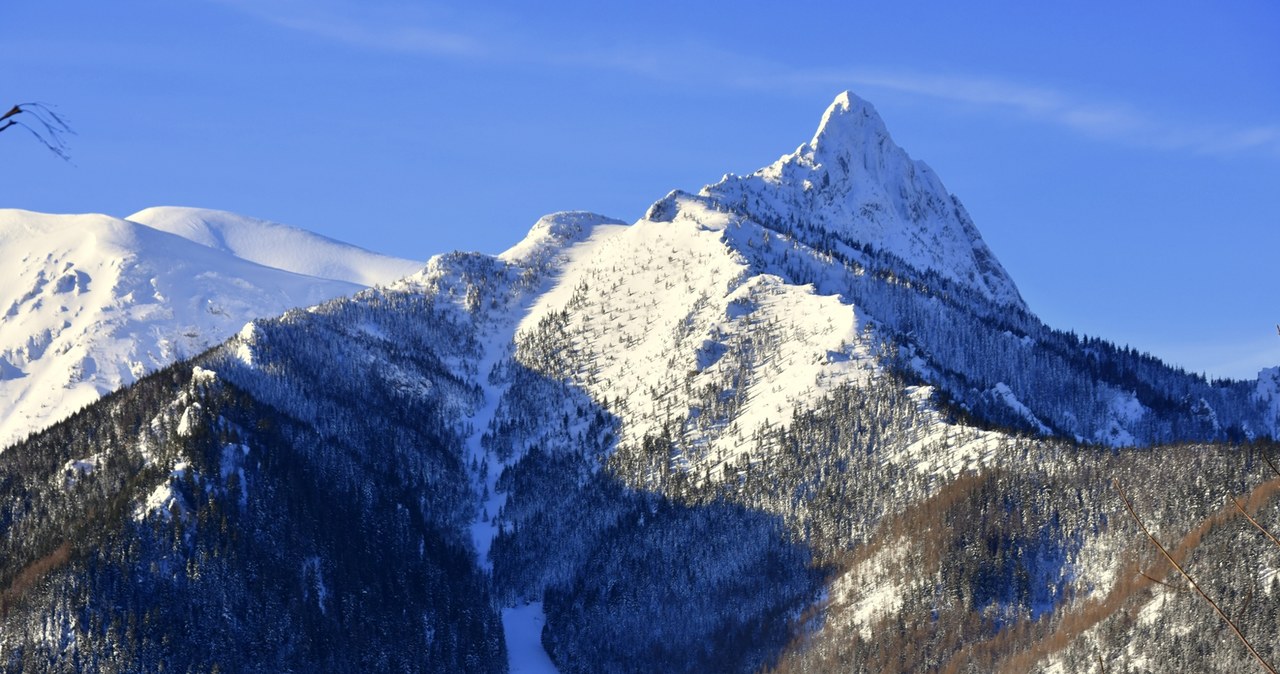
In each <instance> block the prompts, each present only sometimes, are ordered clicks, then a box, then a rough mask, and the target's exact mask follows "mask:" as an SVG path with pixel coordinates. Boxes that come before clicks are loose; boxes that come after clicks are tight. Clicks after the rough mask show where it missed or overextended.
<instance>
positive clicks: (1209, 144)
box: [212, 0, 1280, 157]
mask: <svg viewBox="0 0 1280 674" xmlns="http://www.w3.org/2000/svg"><path fill="white" fill-rule="evenodd" d="M212 1H214V2H217V3H219V4H222V5H224V6H227V7H231V8H234V9H237V10H239V11H241V12H244V13H247V14H250V15H252V16H255V17H257V18H259V19H261V20H264V21H268V22H270V23H273V24H275V25H278V26H281V27H284V28H288V29H291V30H296V31H300V32H303V33H306V34H309V35H312V36H315V37H318V38H322V39H329V40H333V41H336V42H341V43H344V44H348V45H352V46H357V47H361V48H366V49H375V50H386V51H395V52H401V53H411V54H423V55H430V56H443V57H452V58H463V59H483V60H488V61H491V62H494V63H523V64H527V63H535V64H543V65H547V66H552V67H561V68H589V69H603V70H611V71H615V72H620V73H626V74H629V75H632V76H636V77H644V78H647V79H654V80H659V81H664V82H674V81H696V82H698V83H700V84H702V85H704V86H718V87H723V88H732V89H750V90H760V91H767V92H774V93H796V92H801V91H813V90H814V89H816V88H819V87H821V88H822V89H823V90H827V91H832V92H834V91H835V90H840V89H850V88H852V89H855V90H858V91H864V92H865V91H866V90H868V89H872V90H874V89H880V90H886V91H891V92H896V93H901V94H908V95H910V96H913V97H917V98H921V99H932V100H933V101H942V102H947V103H952V104H956V105H965V106H978V107H983V108H987V109H991V110H996V111H1003V112H1005V113H1007V114H1015V115H1018V116H1021V117H1023V118H1026V119H1031V120H1036V121H1039V122H1042V123H1046V124H1051V125H1053V126H1057V127H1060V128H1063V129H1066V130H1068V131H1070V132H1073V133H1077V134H1081V135H1084V136H1087V137H1090V138H1094V139H1098V140H1103V141H1108V142H1114V143H1121V144H1126V145H1130V146H1136V147H1148V148H1156V149H1161V150H1167V151H1183V152H1193V153H1197V154H1205V155H1234V154H1242V153H1261V154H1267V155H1271V156H1275V157H1280V125H1258V126H1250V127H1243V128H1240V127H1232V126H1228V125H1207V124H1197V123H1190V122H1185V121H1171V120H1167V119H1164V118H1161V117H1160V116H1158V115H1153V114H1150V113H1144V112H1142V111H1139V110H1137V109H1136V108H1134V107H1133V106H1131V105H1126V104H1123V103H1117V102H1108V101H1095V100H1087V99H1083V98H1080V97H1077V96H1073V95H1071V94H1069V93H1067V92H1063V91H1058V90H1055V89H1052V88H1047V87H1039V86H1029V85H1025V84H1019V83H1014V82H1007V81H1002V80H999V79H994V78H984V77H966V76H947V75H935V74H928V73H920V72H912V71H907V70H892V69H880V70H875V69H867V68H846V69H838V68H837V69H833V68H811V67H796V66H791V65H788V64H784V63H779V62H776V61H770V60H767V59H762V58H759V57H755V56H751V55H747V54H739V53H734V52H727V51H724V50H719V49H716V48H714V47H710V46H708V45H707V44H706V43H700V42H693V41H684V42H674V43H661V44H660V43H648V44H645V45H644V46H643V47H640V46H636V45H626V44H616V43H615V44H614V45H611V46H596V47H585V48H584V47H577V48H574V47H573V45H569V44H566V41H563V40H548V39H537V36H534V35H525V34H520V32H519V29H518V28H517V29H515V30H512V29H511V27H512V26H518V25H519V23H518V22H508V23H507V24H506V25H507V27H508V30H507V31H505V33H502V34H497V33H490V34H481V33H480V32H478V31H476V30H468V29H465V28H457V27H456V26H455V27H441V26H442V25H445V24H448V23H451V22H450V21H447V20H443V19H442V18H441V16H440V15H439V13H432V11H431V5H430V4H424V3H417V4H413V5H408V4H404V3H399V2H390V3H374V2H369V3H359V4H353V3H350V2H346V1H344V0H212ZM450 18H452V19H453V21H452V23H454V24H457V23H458V21H457V20H456V19H457V17H456V16H453V17H450Z"/></svg>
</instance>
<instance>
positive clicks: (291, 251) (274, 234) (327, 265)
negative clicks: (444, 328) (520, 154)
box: [126, 206, 422, 286]
mask: <svg viewBox="0 0 1280 674" xmlns="http://www.w3.org/2000/svg"><path fill="white" fill-rule="evenodd" d="M126 219H127V220H130V221H133V222H137V223H141V224H144V225H146V226H148V227H151V228H152V229H158V230H160V231H163V232H169V233H170V234H177V235H178V236H181V237H182V238H184V239H189V240H191V241H194V242H196V243H198V244H200V245H202V246H208V247H210V248H213V249H215V250H220V251H222V252H224V253H229V254H231V255H234V256H236V257H238V258H242V259H245V260H249V261H250V262H257V263H258V264H261V265H264V266H267V267H274V268H276V269H283V270H285V271H291V272H294V273H296V274H305V275H307V276H315V277H318V278H323V279H332V280H335V281H347V282H348V283H356V284H359V285H362V286H373V285H378V284H382V283H390V282H391V281H394V280H396V279H398V278H401V277H402V276H407V275H409V274H412V273H413V272H415V271H417V270H418V269H420V268H421V267H422V262H420V261H417V260H405V259H402V258H397V257H391V256H389V255H381V254H379V253H374V252H371V251H367V250H365V249H363V248H358V247H356V246H353V245H351V244H348V243H342V242H341V241H334V240H333V239H330V238H327V237H323V236H320V235H319V234H315V233H313V232H308V231H306V230H304V229H298V228H297V227H290V226H288V225H282V224H280V223H277V222H270V221H267V220H259V219H257V218H249V217H245V216H243V215H237V214H235V213H228V212H226V211H215V210H210V209H206V208H181V207H175V206H157V207H153V208H148V209H145V210H141V211H138V212H137V213H134V214H133V215H130V216H129V217H128V218H126Z"/></svg>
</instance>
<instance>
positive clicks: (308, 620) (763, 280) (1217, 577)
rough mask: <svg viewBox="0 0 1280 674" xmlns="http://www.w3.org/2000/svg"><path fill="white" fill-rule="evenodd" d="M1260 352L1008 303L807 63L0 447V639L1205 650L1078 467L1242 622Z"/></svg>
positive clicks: (1112, 659)
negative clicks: (451, 237)
mask: <svg viewBox="0 0 1280 674" xmlns="http://www.w3.org/2000/svg"><path fill="white" fill-rule="evenodd" d="M175 227H178V225H175V224H172V223H170V224H169V225H167V228H168V229H169V230H170V231H173V230H174V228H175ZM192 231H195V230H192ZM198 235H199V232H198V231H196V233H195V234H190V236H191V237H192V238H193V240H194V239H195V237H197V236H198ZM233 244H234V241H229V242H228V243H227V245H228V246H233ZM205 245H213V244H211V243H206V244H205ZM1277 379H1280V377H1277V376H1276V375H1275V374H1274V373H1272V372H1267V373H1264V376H1263V377H1261V378H1260V379H1259V381H1257V382H1208V381H1205V380H1204V379H1203V378H1202V377H1199V376H1195V375H1190V374H1187V373H1185V372H1182V371H1180V370H1177V369H1173V368H1170V367H1168V366H1166V365H1164V364H1163V363H1161V362H1159V361H1158V360H1156V359H1154V358H1152V357H1150V356H1146V355H1143V354H1140V353H1137V352H1134V351H1132V350H1130V349H1121V348H1118V347H1116V346H1115V345H1113V344H1110V343H1107V342H1105V341H1103V340H1099V339H1093V338H1081V337H1078V336H1076V335H1074V334H1073V333H1069V332H1063V331H1059V330H1055V329H1052V328H1049V327H1047V326H1045V325H1044V324H1042V323H1041V322H1040V321H1039V320H1038V319H1037V318H1036V317H1035V316H1034V314H1032V313H1031V311H1030V309H1029V308H1028V307H1027V306H1026V305H1025V303H1024V302H1023V300H1022V298H1021V297H1020V295H1019V294H1018V291H1017V288H1016V286H1015V285H1014V283H1013V281H1012V280H1011V279H1010V278H1009V276H1008V274H1007V273H1006V272H1005V271H1004V269H1003V268H1002V267H1001V266H1000V264H999V262H998V261H997V260H996V258H995V256H994V255H993V254H992V252H991V251H990V249H988V248H987V246H986V245H985V244H984V243H983V242H982V240H981V237H980V236H979V234H978V231H977V228H976V226H975V225H974V223H973V222H972V221H971V220H970V218H969V217H968V215H967V214H966V213H965V211H964V208H963V207H962V206H961V205H960V203H959V201H958V200H957V199H956V198H955V197H953V196H952V195H950V194H949V193H948V192H947V191H946V190H945V188H944V187H943V185H942V183H941V181H940V180H939V179H938V177H937V176H936V175H935V174H934V173H933V172H932V171H931V170H930V169H929V168H928V167H927V166H925V165H924V164H922V163H920V162H916V161H913V160H911V159H910V158H909V157H908V156H907V155H906V153H905V152H903V151H902V150H901V149H900V148H898V147H897V146H896V145H895V144H894V143H893V141H892V139H891V138H890V137H889V134H888V132H887V131H886V130H885V127H884V125H883V123H882V122H881V120H880V118H879V116H878V115H877V114H876V112H875V111H874V109H872V107H871V106H870V105H869V104H867V103H866V102H864V101H861V100H860V99H858V98H856V97H855V96H852V95H851V94H842V95H841V96H840V97H838V98H837V99H836V101H835V102H834V103H833V104H832V105H831V107H830V108H829V109H828V110H827V112H826V114H825V115H824V116H823V119H822V123H821V125H820V128H819V130H818V132H817V133H816V134H815V135H814V137H813V139H812V140H811V141H809V142H808V143H806V144H804V145H802V146H800V148H799V149H797V150H796V151H795V152H794V153H792V154H789V155H786V156H784V157H782V158H781V159H779V160H778V161H777V162H775V163H774V164H772V165H770V166H769V167H766V168H764V169H761V170H760V171H757V172H755V173H753V174H751V175H748V176H726V177H725V178H724V179H723V180H722V181H720V182H719V183H717V184H715V185H711V186H708V187H705V188H703V189H702V190H701V191H700V192H699V193H697V194H691V193H685V192H679V191H677V192H672V193H671V194H669V195H667V196H666V197H665V198H663V199H661V200H659V201H658V202H656V203H655V204H654V205H653V206H652V207H651V208H650V209H649V211H648V212H647V214H646V215H645V217H644V218H643V219H641V220H639V221H638V222H635V223H633V224H630V225H628V224H625V223H622V222H620V221H616V220H611V219H609V218H605V217H602V216H598V215H594V214H590V213H581V212H573V213H559V214H555V215H551V216H547V217H545V218H543V219H542V220H540V221H538V223H537V224H535V225H534V227H533V229H532V230H531V231H530V232H529V234H528V236H527V237H526V238H525V239H524V240H523V241H521V242H520V243H518V244H517V245H516V246H514V247H512V248H511V249H510V250H508V251H507V252H505V253H503V254H502V255H499V256H496V257H491V256H485V255H479V254H463V253H452V254H447V255H441V256H437V257H436V258H433V259H432V260H431V261H430V262H429V263H428V264H427V265H426V267H425V268H423V269H421V271H418V272H417V273H414V274H412V275H410V276H408V277H405V278H403V279H401V280H400V281H398V282H396V283H394V284H391V285H388V286H385V287H379V288H374V289H370V290H365V291H362V292H360V293H359V294H357V295H355V296H353V297H350V298H340V299H335V300H332V301H329V302H327V303H324V304H320V305H318V306H315V307H312V308H310V309H305V310H303V309H295V310H291V311H289V312H287V313H285V314H284V315H283V316H280V317H278V318H262V319H258V320H254V321H252V322H251V323H249V324H248V325H246V326H245V328H244V329H243V330H241V331H240V333H239V334H238V335H236V336H235V337H232V338H231V339H230V340H228V341H226V342H225V343H223V344H221V345H219V346H216V347H214V348H212V349H211V350H209V351H206V352H204V353H203V354H201V355H198V356H196V357H195V358H192V359H190V360H186V361H182V362H179V363H176V364H174V365H171V366H169V367H167V368H165V369H163V370H160V371H158V372H156V373H154V374H152V375H149V376H146V377H144V378H142V379H139V380H138V381H137V382H136V383H133V384H131V385H129V386H128V387H127V388H124V389H122V390H120V391H117V392H115V393H112V394H109V395H107V396H105V397H104V398H102V399H101V400H100V401H99V402H97V403H96V404H93V405H91V406H89V407H86V408H84V409H83V410H81V411H79V412H76V413H75V414H73V415H72V416H70V417H69V418H67V419H65V420H63V421H61V422H59V423H57V424H55V425H53V426H52V427H50V428H48V429H46V430H44V431H43V432H41V433H38V434H36V435H34V436H32V437H30V438H29V439H27V440H26V441H25V442H22V443H19V444H17V445H15V446H13V447H11V448H9V449H7V450H5V451H4V452H3V453H0V667H2V668H4V669H6V670H12V671H121V672H135V671H136V672H143V671H147V672H150V671H161V670H163V671H214V670H217V671H272V672H276V671H428V672H504V671H509V670H511V669H515V668H517V666H518V667H521V668H523V667H527V666H530V663H528V662H525V661H522V660H520V659H519V658H520V657H523V656H522V655H520V654H524V653H527V652H528V648H529V647H533V648H535V649H538V650H540V652H541V654H543V655H545V656H546V659H549V661H550V662H551V663H554V666H555V667H556V668H557V669H558V670H559V671H561V672H565V673H569V672H575V673H576V672H583V673H586V672H760V671H775V672H833V671H854V672H882V671H951V672H988V671H996V670H1001V671H1018V672H1024V671H1045V672H1074V671H1090V670H1093V669H1099V668H1101V670H1102V671H1146V670H1147V669H1157V668H1159V669H1169V668H1173V669H1176V670H1180V671H1192V670H1193V671H1221V672H1235V671H1245V670H1247V669H1248V668H1251V667H1255V666H1256V661H1255V660H1254V659H1253V658H1252V656H1250V655H1249V653H1248V652H1247V651H1246V650H1245V648H1244V647H1243V646H1240V645H1239V643H1238V642H1237V641H1235V636H1234V635H1233V634H1232V633H1231V632H1230V631H1228V628H1227V627H1226V626H1225V625H1224V624H1223V623H1222V622H1221V621H1220V620H1219V618H1218V617H1217V616H1216V615H1215V614H1214V613H1213V611H1212V610H1211V609H1210V608H1209V607H1208V605H1207V604H1204V603H1203V600H1201V599H1200V598H1199V597H1198V596H1196V595H1195V594H1193V593H1192V592H1190V591H1188V590H1187V588H1186V587H1185V581H1183V580H1182V579H1181V577H1180V576H1178V575H1177V574H1176V572H1174V570H1173V569H1172V568H1171V567H1170V566H1168V563H1167V562H1166V561H1164V559H1163V558H1162V557H1159V556H1158V552H1157V551H1156V550H1155V549H1154V548H1153V547H1152V546H1151V545H1150V544H1149V543H1148V542H1147V541H1146V539H1145V538H1141V537H1140V536H1141V534H1140V532H1139V530H1138V527H1137V525H1136V524H1135V523H1134V522H1133V521H1132V519H1130V518H1129V516H1128V514H1127V512H1126V510H1125V508H1124V504H1123V502H1122V501H1121V500H1120V497H1119V495H1118V490H1117V489H1116V487H1119V488H1120V489H1122V490H1123V491H1124V492H1125V493H1126V494H1127V495H1128V497H1129V498H1130V499H1131V500H1132V502H1133V504H1134V506H1135V508H1136V510H1137V511H1138V513H1139V514H1140V516H1141V517H1142V518H1143V523H1144V524H1145V525H1147V526H1148V527H1149V528H1150V529H1151V531H1152V532H1153V533H1154V534H1155V535H1156V536H1157V537H1158V538H1160V539H1161V540H1162V541H1163V543H1164V544H1165V546H1166V547H1167V548H1168V549H1169V550H1170V552H1171V554H1172V555H1173V556H1174V558H1175V559H1177V560H1179V562H1180V563H1182V564H1184V565H1185V566H1186V568H1187V569H1188V570H1189V571H1190V572H1191V573H1192V574H1193V576H1194V577H1195V578H1196V580H1197V582H1198V583H1199V585H1200V586H1201V587H1202V588H1203V590H1204V591H1205V592H1206V593H1207V594H1209V595H1210V596H1212V597H1214V598H1215V600H1217V601H1218V602H1219V604H1220V605H1221V606H1223V607H1224V610H1225V611H1226V612H1227V613H1228V614H1229V615H1231V617H1232V619H1233V621H1234V622H1235V623H1236V625H1237V626H1238V627H1239V628H1240V630H1241V631H1242V633H1243V634H1245V635H1246V637H1247V638H1248V639H1250V640H1251V641H1252V642H1253V644H1254V646H1256V647H1257V649H1258V651H1259V654H1260V655H1261V657H1263V658H1265V659H1268V660H1270V661H1271V662H1275V661H1276V660H1277V659H1280V642H1278V640H1277V639H1276V638H1275V636H1276V633H1275V625H1277V624H1280V546H1274V545H1272V544H1271V543H1270V542H1269V541H1268V540H1267V539H1265V538H1263V537H1262V536H1261V535H1260V534H1259V533H1258V530H1257V529H1256V528H1254V526H1253V525H1251V524H1250V523H1249V520H1247V519H1246V518H1244V517H1242V516H1241V509H1242V510H1244V511H1247V512H1248V513H1249V514H1250V515H1251V516H1252V517H1254V518H1255V520H1256V521H1257V522H1258V524H1259V525H1261V526H1263V527H1266V528H1269V529H1271V530H1272V531H1276V530H1280V502H1278V500H1277V494H1278V493H1280V474H1275V473H1272V472H1270V468H1269V467H1268V463H1267V461H1266V460H1271V461H1272V462H1273V463H1274V462H1275V460H1276V458H1277V455H1278V451H1277V447H1276V446H1275V444H1274V442H1273V441H1274V439H1275V438H1276V436H1277V410H1280V393H1277V391H1278V390H1280V386H1277V382H1276V380H1277ZM1228 495H1234V496H1236V497H1237V498H1238V499H1239V500H1238V503H1239V504H1240V506H1241V508H1240V509H1237V508H1235V507H1234V506H1232V505H1231V503H1230V502H1229V501H1227V500H1226V499H1227V497H1228ZM531 616H532V618H533V620H530V617H531ZM530 635H532V637H531V636H530ZM530 638H532V639H535V640H536V641H537V643H536V644H530V643H527V641H528V639H530Z"/></svg>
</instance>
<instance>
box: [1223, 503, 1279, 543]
mask: <svg viewBox="0 0 1280 674" xmlns="http://www.w3.org/2000/svg"><path fill="white" fill-rule="evenodd" d="M1228 498H1230V499H1231V503H1232V505H1234V506H1235V507H1236V510H1239V511H1240V514H1241V515H1244V518H1245V519H1247V520H1249V524H1252V525H1253V526H1254V528H1255V529H1257V530H1258V531H1261V532H1262V535H1263V536H1266V537H1267V538H1270V539H1271V542H1272V543H1275V544H1276V545H1277V546H1280V540H1277V539H1276V537H1275V536H1274V535H1272V533H1271V532H1270V531H1267V530H1266V528H1265V527H1263V526H1262V525H1261V524H1259V523H1258V520H1255V519H1253V515H1250V514H1249V513H1248V512H1247V511H1245V509H1244V506H1242V505H1240V501H1238V500H1236V497H1234V496H1230V497H1228Z"/></svg>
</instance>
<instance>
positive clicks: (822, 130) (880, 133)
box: [808, 91, 897, 155]
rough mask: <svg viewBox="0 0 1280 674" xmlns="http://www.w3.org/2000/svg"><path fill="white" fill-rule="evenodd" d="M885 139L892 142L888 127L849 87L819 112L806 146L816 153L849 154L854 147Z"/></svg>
mask: <svg viewBox="0 0 1280 674" xmlns="http://www.w3.org/2000/svg"><path fill="white" fill-rule="evenodd" d="M885 141H888V142H889V143H892V140H891V139H890V138H889V130H888V128H887V127H886V126H885V124H884V120H883V119H881V118H880V113H878V112H876V109H875V106H873V105H871V103H869V102H867V101H865V100H863V99H861V98H859V97H857V96H855V95H854V94H853V93H851V92H849V91H843V92H841V93H840V94H839V95H838V96H836V98H835V100H834V101H832V102H831V105H829V106H827V110H826V112H824V113H822V121H821V122H820V123H819V124H818V130H817V131H816V132H815V133H814V134H813V138H812V139H811V140H810V141H809V145H808V148H809V149H811V150H812V151H813V152H814V154H816V155H825V154H833V153H845V154H849V153H852V152H854V151H857V150H861V151H863V152H867V151H870V150H875V149H879V148H880V147H883V145H884V143H885ZM893 147H894V148H896V147H897V146H896V145H895V146H893Z"/></svg>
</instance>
